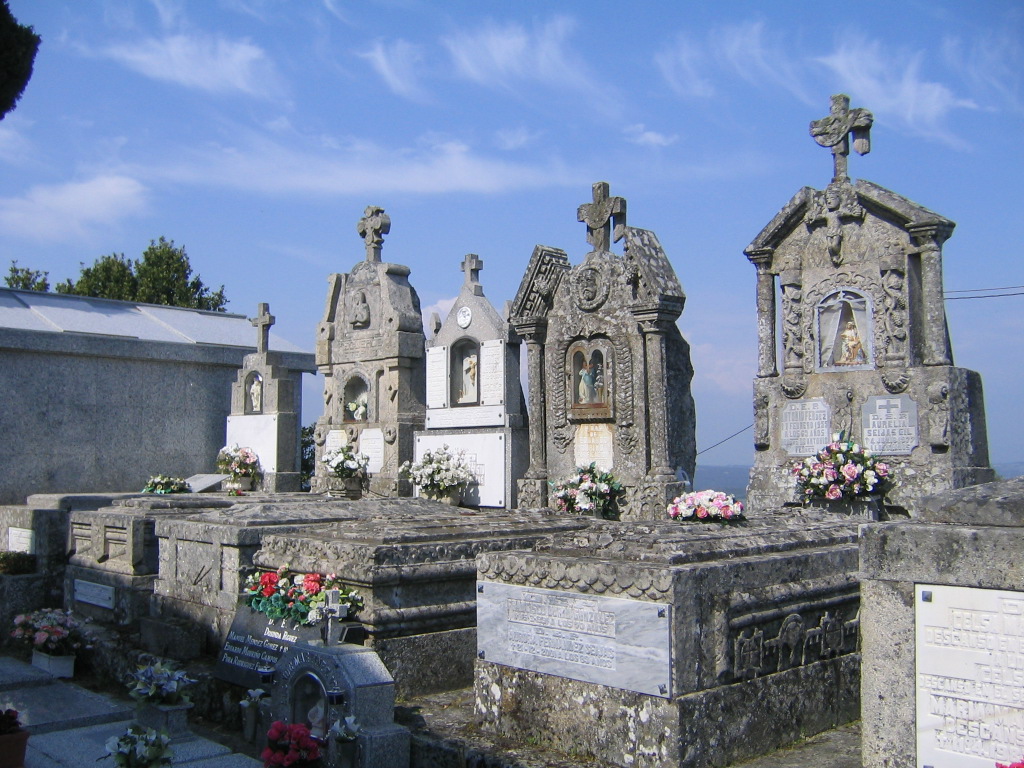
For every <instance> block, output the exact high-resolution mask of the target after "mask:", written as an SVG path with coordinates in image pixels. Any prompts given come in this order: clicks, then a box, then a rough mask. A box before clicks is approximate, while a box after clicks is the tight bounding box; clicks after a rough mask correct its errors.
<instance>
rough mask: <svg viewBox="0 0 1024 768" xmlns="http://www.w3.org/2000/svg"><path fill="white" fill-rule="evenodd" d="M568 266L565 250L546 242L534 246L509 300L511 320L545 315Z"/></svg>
mask: <svg viewBox="0 0 1024 768" xmlns="http://www.w3.org/2000/svg"><path fill="white" fill-rule="evenodd" d="M569 269H570V265H569V257H568V256H567V255H566V253H565V251H562V250H559V249H558V248H551V247H549V246H546V245H538V246H537V247H536V248H534V249H533V255H532V256H530V263H529V264H528V265H527V267H526V275H525V277H524V278H523V282H522V283H520V285H519V291H518V292H517V293H516V297H515V299H514V300H513V301H512V311H511V313H510V318H511V320H512V322H513V323H520V322H528V321H531V320H538V319H541V318H543V317H545V316H546V315H547V313H548V310H549V309H550V308H551V301H552V298H553V297H554V295H555V290H556V289H557V288H558V284H559V282H561V280H562V277H563V276H564V275H565V274H566V273H567V272H568V271H569Z"/></svg>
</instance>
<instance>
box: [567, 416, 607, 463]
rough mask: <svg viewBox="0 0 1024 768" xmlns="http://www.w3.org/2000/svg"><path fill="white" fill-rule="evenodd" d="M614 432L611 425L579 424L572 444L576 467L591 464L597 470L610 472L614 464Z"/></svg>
mask: <svg viewBox="0 0 1024 768" xmlns="http://www.w3.org/2000/svg"><path fill="white" fill-rule="evenodd" d="M614 446H615V431H614V429H613V427H612V425H611V424H580V425H578V426H577V427H576V440H575V441H574V444H573V449H574V451H573V452H574V454H575V458H576V466H578V467H586V466H588V465H589V464H590V463H591V462H593V463H594V464H597V468H598V469H603V470H604V471H605V472H609V471H611V469H612V467H613V465H614V462H615V453H614Z"/></svg>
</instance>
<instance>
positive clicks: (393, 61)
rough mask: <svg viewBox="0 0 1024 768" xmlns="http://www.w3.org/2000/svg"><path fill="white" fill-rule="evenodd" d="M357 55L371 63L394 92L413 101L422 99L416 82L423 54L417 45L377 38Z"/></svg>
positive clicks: (421, 92) (422, 96)
mask: <svg viewBox="0 0 1024 768" xmlns="http://www.w3.org/2000/svg"><path fill="white" fill-rule="evenodd" d="M359 55H360V56H362V57H363V58H365V59H367V60H368V61H369V62H370V64H371V65H373V68H374V70H375V71H376V72H377V74H378V75H380V77H381V79H382V80H383V81H384V82H385V83H386V84H387V86H388V88H390V89H391V90H392V91H393V92H394V93H396V94H397V95H399V96H402V97H403V98H406V99H411V100H413V101H422V100H423V98H424V96H425V94H424V93H423V91H422V90H421V88H420V86H419V83H418V82H417V80H418V73H419V72H420V71H421V69H422V64H423V54H422V53H421V51H420V47H419V46H417V45H413V44H412V43H409V42H406V41H405V40H396V41H394V42H393V43H385V42H383V41H382V40H377V41H376V42H375V43H374V44H373V47H372V48H370V50H369V51H366V52H365V53H361V54H359Z"/></svg>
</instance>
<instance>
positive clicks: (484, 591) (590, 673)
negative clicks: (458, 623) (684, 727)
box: [477, 582, 672, 698]
mask: <svg viewBox="0 0 1024 768" xmlns="http://www.w3.org/2000/svg"><path fill="white" fill-rule="evenodd" d="M671 614H672V611H671V606H669V605H667V604H662V603H654V602H649V601H644V600H627V599H624V598H618V597H606V596H603V595H582V594H578V593H573V592H565V591H559V590H553V589H534V588H530V587H521V586H518V585H511V584H501V583H495V582H477V649H478V654H477V655H478V656H479V657H480V658H482V659H486V660H487V661H489V662H492V663H495V664H503V665H505V666H510V667H517V668H519V669H528V670H532V671H534V672H543V673H546V674H550V675H557V676H558V677H568V678H570V679H573V680H581V681H583V682H589V683H598V684H600V685H606V686H609V687H612V688H622V689H624V690H627V691H635V692H637V693H646V694H649V695H651V696H662V697H666V698H669V697H670V696H671V689H672V667H671V631H670V630H671V626H672V620H671Z"/></svg>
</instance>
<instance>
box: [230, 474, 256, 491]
mask: <svg viewBox="0 0 1024 768" xmlns="http://www.w3.org/2000/svg"><path fill="white" fill-rule="evenodd" d="M223 487H224V490H226V491H251V490H252V477H251V476H250V477H232V478H230V479H228V480H225V481H224V483H223Z"/></svg>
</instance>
